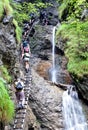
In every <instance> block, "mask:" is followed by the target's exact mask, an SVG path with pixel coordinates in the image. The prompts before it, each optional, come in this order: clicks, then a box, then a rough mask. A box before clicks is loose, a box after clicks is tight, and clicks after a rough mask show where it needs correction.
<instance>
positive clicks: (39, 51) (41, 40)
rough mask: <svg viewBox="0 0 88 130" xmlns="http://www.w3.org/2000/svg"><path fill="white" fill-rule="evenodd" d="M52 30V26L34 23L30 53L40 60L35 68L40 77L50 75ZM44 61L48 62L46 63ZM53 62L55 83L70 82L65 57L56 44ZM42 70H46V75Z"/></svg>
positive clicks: (48, 77)
mask: <svg viewBox="0 0 88 130" xmlns="http://www.w3.org/2000/svg"><path fill="white" fill-rule="evenodd" d="M52 32H53V26H41V25H36V26H35V34H34V36H33V38H32V39H31V43H30V46H31V50H32V54H34V55H35V56H36V57H38V58H40V59H41V61H42V63H39V65H38V68H37V70H38V72H39V73H40V75H41V76H42V77H44V78H45V79H48V80H51V76H52V37H53V34H52ZM55 44H56V43H55ZM46 63H48V64H47V65H46ZM49 64H51V65H49ZM55 64H56V65H55V69H56V80H57V83H65V84H71V83H72V79H71V77H70V75H69V73H68V71H67V67H66V66H67V59H66V58H65V56H64V52H63V50H61V48H60V49H59V47H58V45H56V47H55ZM48 65H49V66H48ZM46 66H47V67H48V71H47V68H46ZM44 70H46V71H47V72H48V75H47V74H46V72H45V71H44Z"/></svg>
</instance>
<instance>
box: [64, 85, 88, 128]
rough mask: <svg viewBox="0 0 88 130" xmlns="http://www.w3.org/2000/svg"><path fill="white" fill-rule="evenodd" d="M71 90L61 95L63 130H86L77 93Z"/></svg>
mask: <svg viewBox="0 0 88 130" xmlns="http://www.w3.org/2000/svg"><path fill="white" fill-rule="evenodd" d="M73 88H74V87H71V89H70V90H67V91H65V92H64V94H63V116H64V122H65V130H88V128H87V123H86V119H85V117H84V114H83V111H82V107H81V104H80V102H79V99H78V95H77V92H76V91H75V90H73Z"/></svg>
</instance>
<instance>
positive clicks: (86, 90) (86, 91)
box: [76, 75, 88, 102]
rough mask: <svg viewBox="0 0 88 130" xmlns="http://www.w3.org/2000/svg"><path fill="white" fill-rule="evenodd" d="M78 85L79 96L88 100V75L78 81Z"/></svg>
mask: <svg viewBox="0 0 88 130" xmlns="http://www.w3.org/2000/svg"><path fill="white" fill-rule="evenodd" d="M76 80H77V79H76ZM76 85H77V89H78V91H79V96H80V97H81V98H83V99H84V100H85V101H86V102H88V75H86V76H84V77H83V78H82V79H81V80H80V81H79V82H76Z"/></svg>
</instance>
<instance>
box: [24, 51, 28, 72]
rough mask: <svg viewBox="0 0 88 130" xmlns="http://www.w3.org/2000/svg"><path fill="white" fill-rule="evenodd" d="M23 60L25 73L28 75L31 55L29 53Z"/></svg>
mask: <svg viewBox="0 0 88 130" xmlns="http://www.w3.org/2000/svg"><path fill="white" fill-rule="evenodd" d="M23 60H24V66H25V71H26V73H28V71H29V60H30V54H29V53H24V55H23Z"/></svg>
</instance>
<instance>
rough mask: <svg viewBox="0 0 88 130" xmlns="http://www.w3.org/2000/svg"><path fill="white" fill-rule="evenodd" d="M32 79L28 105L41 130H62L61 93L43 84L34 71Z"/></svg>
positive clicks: (54, 87) (55, 88) (59, 90)
mask: <svg viewBox="0 0 88 130" xmlns="http://www.w3.org/2000/svg"><path fill="white" fill-rule="evenodd" d="M32 77H33V78H32V80H33V86H30V96H29V105H30V107H31V108H32V110H33V112H34V114H35V115H36V118H37V120H38V122H39V123H40V127H41V130H62V129H63V125H62V123H63V117H62V103H61V102H62V100H61V99H62V94H63V91H62V90H61V89H58V88H57V87H56V86H52V85H50V84H48V83H47V82H45V80H44V79H43V78H41V77H40V76H39V75H38V74H37V73H36V72H35V71H34V70H32Z"/></svg>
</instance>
